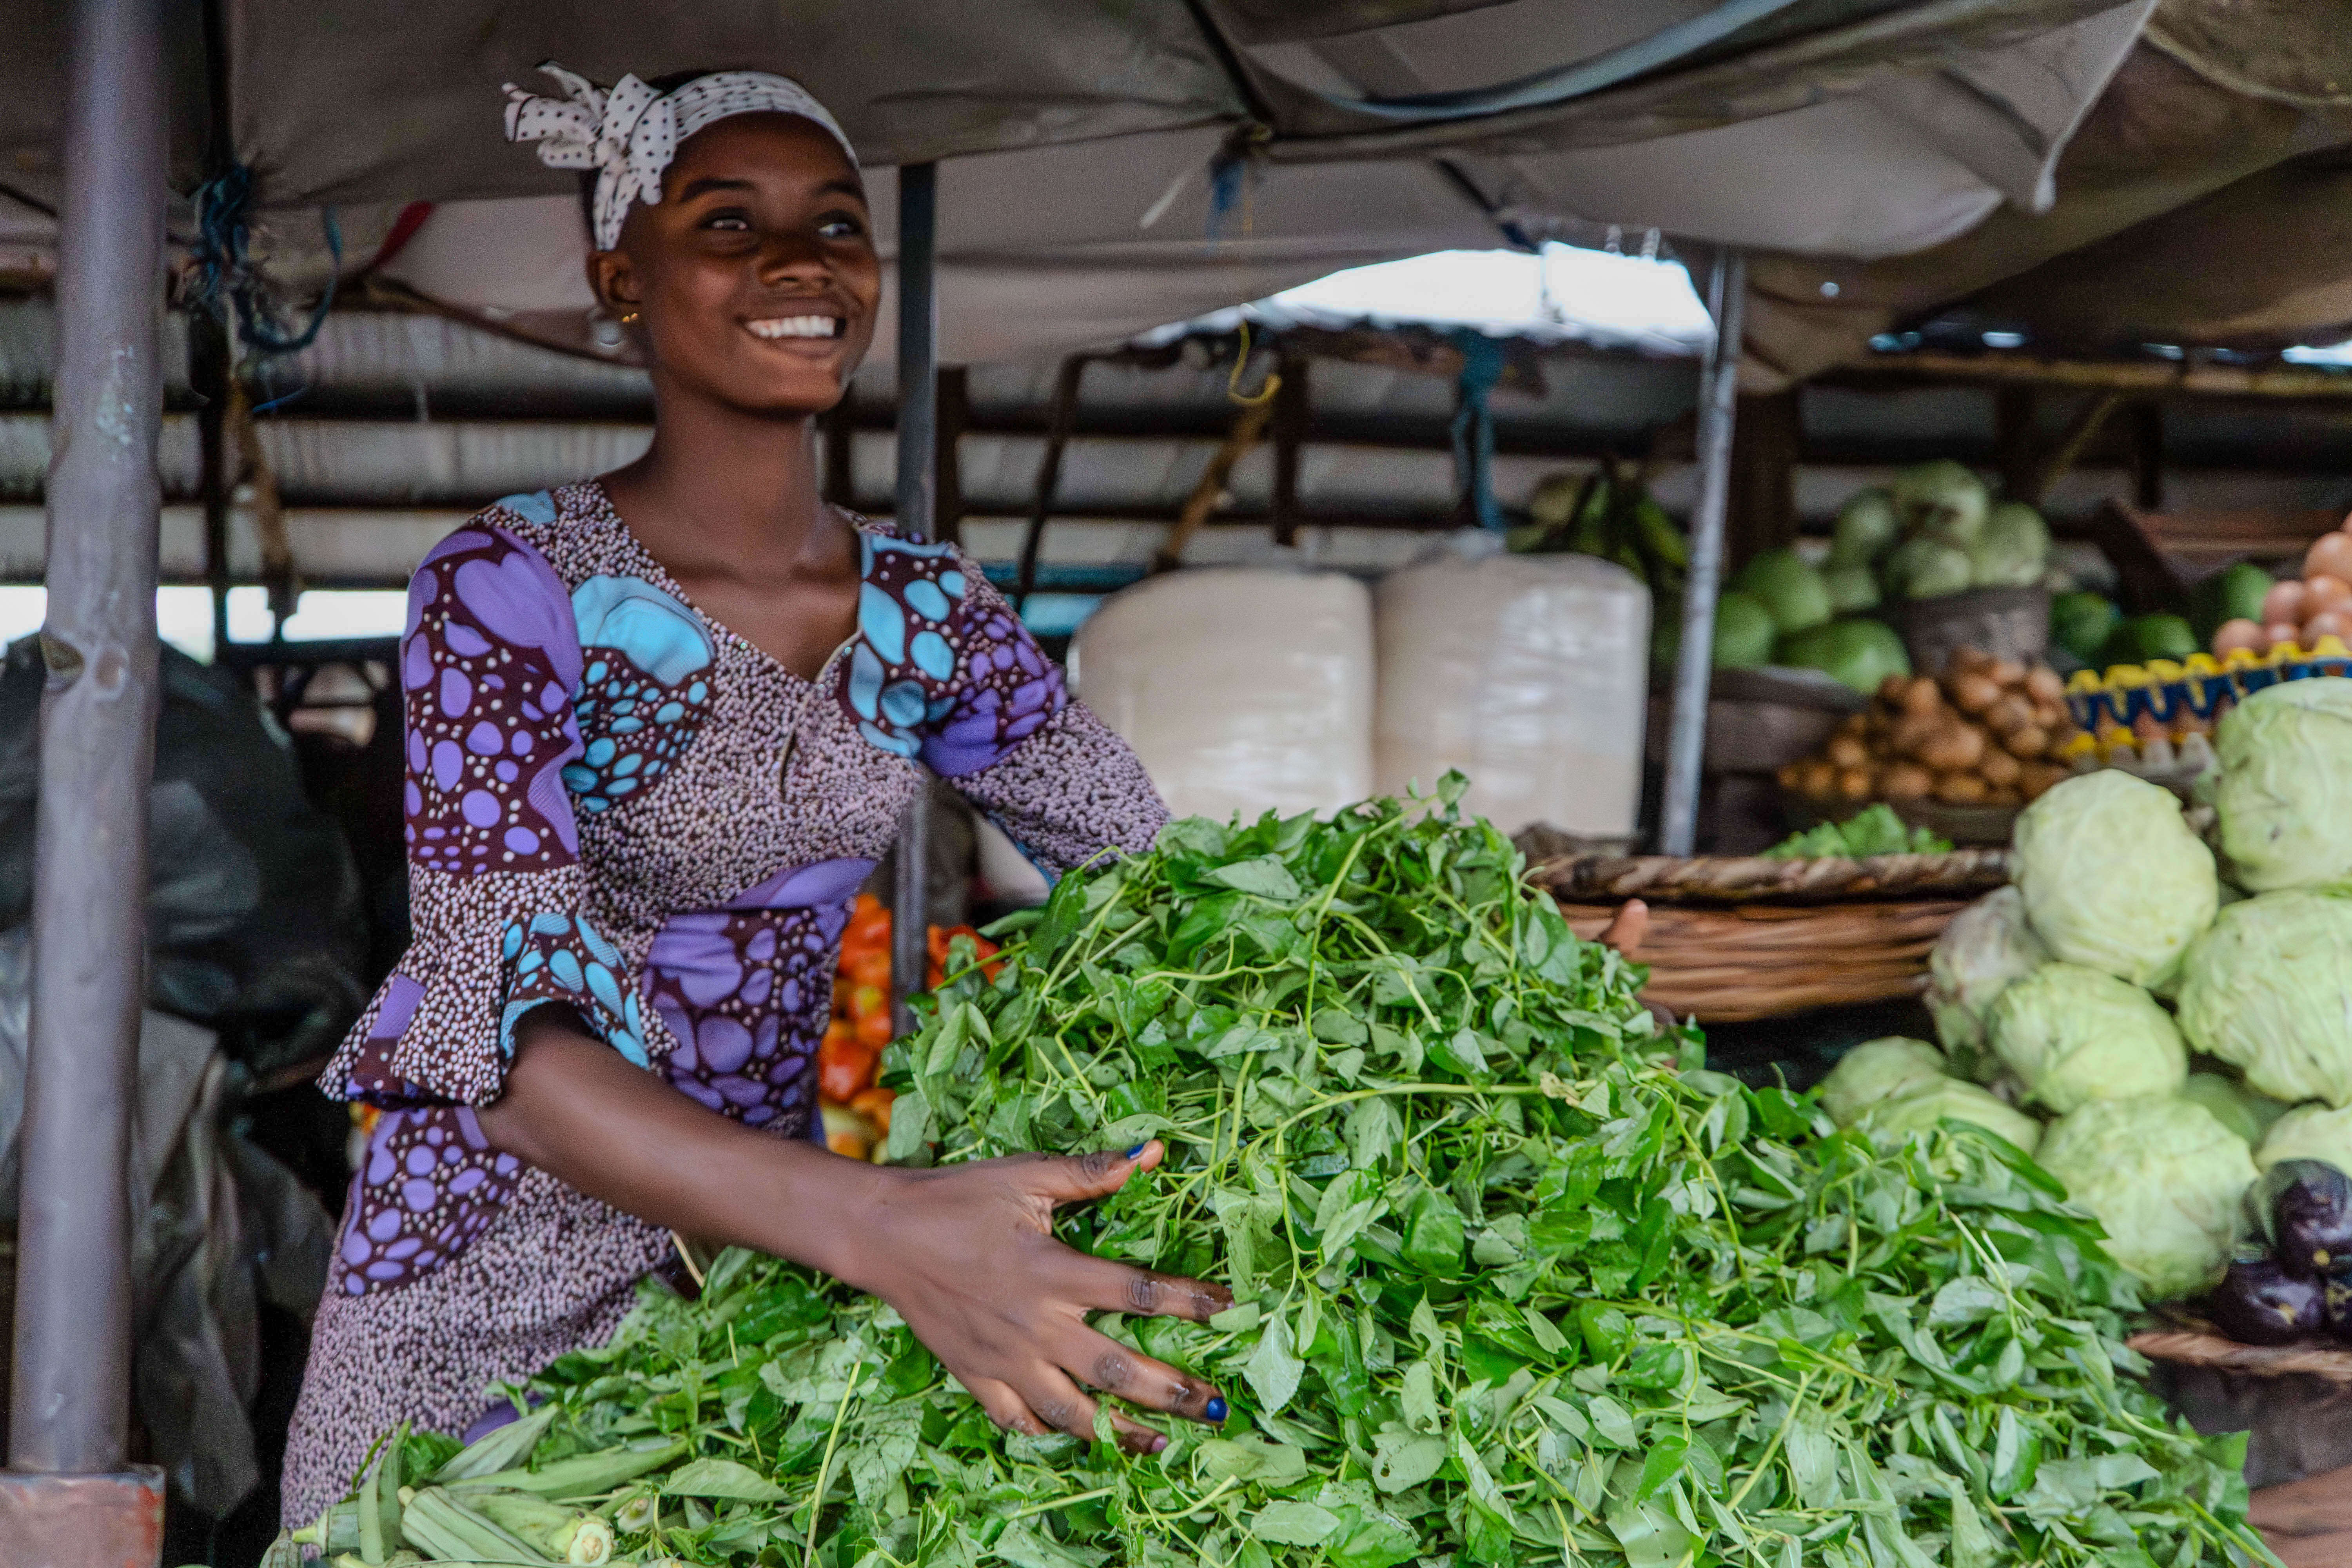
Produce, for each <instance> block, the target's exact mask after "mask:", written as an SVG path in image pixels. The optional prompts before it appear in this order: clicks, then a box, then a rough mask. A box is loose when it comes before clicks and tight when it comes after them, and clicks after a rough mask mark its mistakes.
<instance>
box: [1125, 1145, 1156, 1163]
mask: <svg viewBox="0 0 2352 1568" xmlns="http://www.w3.org/2000/svg"><path fill="white" fill-rule="evenodd" d="M1150 1147H1151V1145H1150V1143H1148V1142H1145V1143H1138V1144H1137V1145H1136V1146H1135V1147H1134V1148H1132V1149H1129V1151H1128V1152H1127V1158H1129V1159H1130V1160H1140V1159H1142V1158H1143V1152H1144V1151H1145V1150H1146V1149H1149V1148H1150Z"/></svg>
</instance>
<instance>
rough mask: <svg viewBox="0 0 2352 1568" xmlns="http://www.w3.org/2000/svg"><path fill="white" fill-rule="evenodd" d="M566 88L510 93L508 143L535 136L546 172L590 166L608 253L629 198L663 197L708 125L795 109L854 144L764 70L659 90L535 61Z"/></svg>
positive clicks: (807, 98) (792, 84) (852, 155)
mask: <svg viewBox="0 0 2352 1568" xmlns="http://www.w3.org/2000/svg"><path fill="white" fill-rule="evenodd" d="M540 71H541V74H542V75H545V76H551V77H553V78H554V79H555V80H556V82H557V84H558V85H560V86H561V87H562V89H563V91H564V94H565V96H564V97H562V98H546V97H542V96H541V95H540V94H538V93H534V92H527V91H525V90H524V89H521V88H519V87H517V86H515V85H514V83H512V82H509V83H507V84H506V89H507V140H508V141H509V142H537V143H538V144H539V161H540V162H541V163H544V164H546V165H547V166H548V167H549V168H551V169H593V170H595V171H596V199H595V204H594V212H595V241H596V248H597V249H599V250H610V249H612V248H613V247H614V246H615V245H618V244H619V243H620V240H621V221H622V220H623V219H624V218H625V217H627V216H629V206H630V204H631V203H633V202H637V201H643V202H645V203H646V205H649V206H650V205H656V204H658V203H659V202H660V201H661V182H662V174H663V173H664V171H666V170H667V169H668V167H669V165H670V160H671V159H673V158H675V157H676V156H677V144H678V143H679V142H683V141H684V140H686V138H688V137H689V136H691V135H693V134H694V133H695V132H698V131H699V130H701V129H702V128H703V127H704V126H706V125H708V124H709V123H711V122H712V121H717V120H724V119H726V118H727V117H728V116H729V115H730V114H754V113H763V112H764V113H775V114H797V115H799V116H800V117H801V118H802V119H803V120H813V121H816V122H817V123H818V124H819V125H822V126H824V128H825V130H827V131H828V132H832V133H833V139H834V140H835V141H836V142H840V143H841V150H842V151H843V152H844V153H847V154H848V156H849V161H850V163H852V164H853V165H854V164H856V162H857V150H856V148H854V147H852V146H851V145H850V144H849V138H848V137H846V136H845V135H843V134H842V131H841V126H840V125H839V124H838V123H837V122H836V121H835V120H834V118H833V116H832V115H831V114H830V113H828V112H827V111H826V110H825V107H824V105H823V104H821V103H819V102H818V101H817V100H815V99H814V97H812V96H811V95H810V93H809V91H808V89H806V88H804V87H803V86H801V84H800V83H798V82H796V81H794V80H793V79H791V78H790V77H782V76H774V75H772V74H770V73H769V72H767V71H714V72H712V73H711V74H710V75H709V76H700V77H697V78H695V79H693V80H692V81H690V82H688V83H687V84H686V85H685V86H683V87H681V88H679V89H677V91H676V92H671V93H660V92H656V91H655V90H654V89H653V88H652V87H651V86H650V85H648V84H647V83H646V81H645V80H643V79H641V78H639V77H637V76H635V75H629V76H625V77H623V78H622V79H620V80H619V81H617V82H615V83H614V84H613V87H612V89H611V90H609V91H607V90H606V89H603V88H600V87H598V86H597V85H596V84H595V83H594V82H592V81H590V80H589V79H587V78H586V77H583V76H582V75H580V74H579V73H578V72H576V71H569V70H566V69H564V68H562V66H560V65H557V64H556V63H555V62H554V61H553V60H549V61H546V62H545V63H543V64H541V66H540Z"/></svg>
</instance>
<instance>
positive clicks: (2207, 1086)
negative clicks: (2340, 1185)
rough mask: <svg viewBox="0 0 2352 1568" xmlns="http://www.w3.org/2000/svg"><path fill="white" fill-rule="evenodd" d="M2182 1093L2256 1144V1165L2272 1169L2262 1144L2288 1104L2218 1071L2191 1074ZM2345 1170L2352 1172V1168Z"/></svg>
mask: <svg viewBox="0 0 2352 1568" xmlns="http://www.w3.org/2000/svg"><path fill="white" fill-rule="evenodd" d="M2180 1092H2181V1093H2182V1094H2185V1095H2187V1096H2188V1097H2189V1099H2191V1100H2195V1101H2196V1102H2197V1103H2198V1104H2200V1105H2201V1106H2203V1107H2204V1108H2205V1109H2206V1110H2210V1111H2211V1112H2212V1113H2213V1115H2214V1116H2215V1118H2216V1119H2217V1120H2219V1121H2221V1125H2222V1126H2224V1127H2226V1128H2228V1129H2229V1130H2230V1131H2232V1132H2234V1133H2236V1134H2237V1135H2238V1136H2239V1137H2241V1138H2242V1139H2244V1140H2245V1141H2246V1142H2249V1143H2252V1144H2253V1145H2255V1151H2256V1152H2255V1154H2254V1163H2255V1164H2257V1165H2261V1166H2262V1167H2263V1169H2264V1170H2268V1169H2269V1168H2270V1167H2269V1164H2268V1163H2267V1162H2265V1161H2264V1160H2263V1156H2262V1153H2261V1145H2262V1142H2263V1137H2264V1136H2265V1135H2266V1134H2268V1133H2269V1131H2270V1130H2271V1129H2272V1128H2273V1127H2274V1126H2276V1125H2277V1124H2278V1121H2279V1119H2280V1118H2282V1117H2284V1115H2286V1113H2287V1106H2286V1104H2285V1102H2284V1101H2283V1100H2273V1099H2272V1098H2271V1097H2270V1096H2269V1095H2267V1094H2256V1093H2255V1092H2254V1091H2253V1090H2252V1089H2248V1088H2247V1087H2246V1086H2245V1085H2243V1084H2242V1083H2239V1082H2237V1081H2236V1080H2235V1079H2226V1078H2223V1077H2222V1076H2221V1074H2220V1073H2217V1072H2193V1073H2190V1074H2189V1081H2188V1082H2187V1083H2184V1084H2182V1085H2181V1086H2180ZM2346 1143H2347V1148H2346V1153H2347V1155H2348V1156H2352V1137H2347V1140H2346ZM2345 1169H2347V1170H2352V1165H2347V1166H2346V1167H2345Z"/></svg>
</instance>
